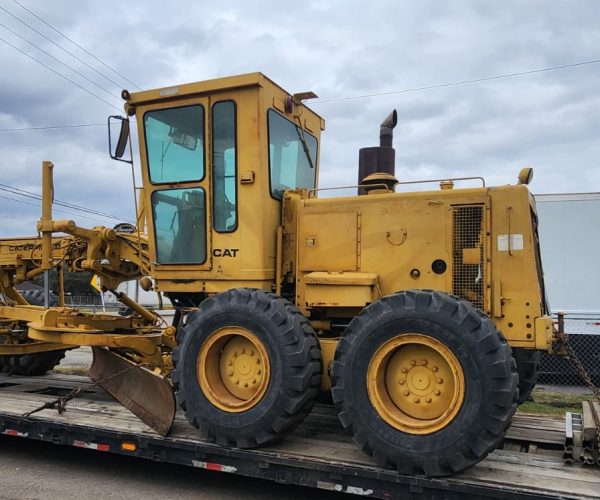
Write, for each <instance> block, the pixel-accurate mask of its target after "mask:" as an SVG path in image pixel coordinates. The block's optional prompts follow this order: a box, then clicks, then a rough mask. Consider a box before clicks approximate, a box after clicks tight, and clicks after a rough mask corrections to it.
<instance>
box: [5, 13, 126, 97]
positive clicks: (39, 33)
mask: <svg viewBox="0 0 600 500" xmlns="http://www.w3.org/2000/svg"><path fill="white" fill-rule="evenodd" d="M0 10H2V11H4V12H6V13H7V14H8V15H9V16H10V17H12V18H13V19H16V20H17V21H19V22H20V23H21V24H24V25H25V26H27V27H28V28H29V29H30V30H32V31H35V32H36V33H37V34H38V35H39V36H41V37H42V38H45V39H46V40H48V41H49V42H50V43H51V44H52V45H54V46H56V47H58V48H59V49H60V50H62V51H63V52H65V53H66V54H69V55H70V56H71V57H73V58H74V59H76V60H77V61H79V62H80V63H81V64H83V65H84V66H86V67H87V68H89V69H91V70H92V71H93V72H94V73H97V74H98V75H100V76H101V77H102V78H104V79H105V80H108V81H109V82H111V83H112V84H113V85H115V86H116V87H117V88H121V86H120V85H119V84H118V83H117V82H115V81H114V80H113V79H111V78H109V77H108V76H106V75H104V74H103V73H100V72H99V71H98V70H97V69H96V68H94V67H92V66H90V65H89V64H88V63H87V62H85V61H84V60H83V59H81V58H80V57H77V56H76V55H75V54H73V53H72V52H69V51H68V50H67V49H65V48H64V47H62V46H61V45H59V44H58V43H56V42H55V41H54V40H52V39H51V38H49V37H47V36H46V35H44V34H43V33H41V32H40V31H39V30H37V29H35V28H34V27H33V26H31V25H30V24H28V23H26V22H25V21H23V20H22V19H21V18H19V17H18V16H16V15H14V14H13V13H12V12H10V11H9V10H6V9H5V8H4V7H2V6H0Z"/></svg>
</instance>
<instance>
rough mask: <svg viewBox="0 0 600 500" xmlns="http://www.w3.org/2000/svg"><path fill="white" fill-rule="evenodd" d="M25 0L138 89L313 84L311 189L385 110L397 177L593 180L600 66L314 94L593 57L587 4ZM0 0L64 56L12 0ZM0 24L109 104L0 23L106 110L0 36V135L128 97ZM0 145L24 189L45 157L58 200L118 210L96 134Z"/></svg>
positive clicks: (120, 187)
mask: <svg viewBox="0 0 600 500" xmlns="http://www.w3.org/2000/svg"><path fill="white" fill-rule="evenodd" d="M20 1H21V0H20ZM22 1H23V2H26V1H27V3H24V5H27V6H28V7H30V8H31V9H32V10H33V11H34V12H36V13H37V14H39V15H40V16H41V17H43V18H44V19H46V20H47V21H48V22H49V23H51V24H52V25H54V26H56V27H57V28H59V29H60V30H62V31H63V32H64V33H65V34H67V35H68V36H70V37H72V38H73V39H74V40H76V41H78V42H79V43H81V44H82V45H83V46H85V47H86V48H87V49H89V50H90V51H91V52H93V53H94V54H95V55H97V56H98V57H100V58H101V59H102V60H104V61H106V62H108V63H109V64H111V65H112V66H114V67H115V68H117V69H118V70H119V71H120V72H121V73H122V74H124V75H126V76H127V77H128V78H130V79H131V80H132V81H133V82H135V83H137V84H139V85H141V86H143V87H145V88H153V87H159V86H167V85H173V84H177V83H183V82H188V81H197V80H202V79H207V78H213V77H217V76H226V75H230V74H238V73H243V72H250V71H257V70H259V71H262V72H264V73H265V74H267V75H268V76H269V77H271V78H273V79H274V80H275V81H277V82H278V83H280V84H281V85H282V86H283V87H284V88H287V89H288V90H289V91H291V92H297V91H304V90H313V91H315V92H316V93H317V94H319V95H320V96H321V97H322V99H321V101H314V102H313V103H311V107H313V109H315V110H316V111H317V112H318V113H319V114H321V115H322V116H324V117H325V118H326V120H327V130H326V131H325V134H324V136H323V141H322V148H321V185H322V186H334V185H344V184H353V183H354V182H355V181H356V164H357V158H358V149H359V148H360V147H363V146H370V145H375V144H377V140H378V125H379V122H380V121H381V120H382V119H383V118H384V117H385V116H386V115H387V114H388V113H389V111H390V110H391V109H393V108H397V109H398V112H399V120H400V123H399V125H398V127H397V130H396V139H395V146H396V149H397V173H398V177H399V178H401V179H405V180H412V179H416V178H423V177H446V176H467V175H482V176H484V177H486V179H487V180H488V183H489V184H494V183H499V184H506V183H509V182H514V181H515V179H516V175H517V172H518V170H519V169H520V168H521V167H522V166H524V165H532V166H534V168H535V169H536V176H535V179H534V183H533V185H532V188H533V190H534V191H535V192H564V191H598V190H600V187H599V184H598V178H600V164H599V160H598V158H600V145H599V144H598V140H597V138H596V135H597V130H598V128H599V127H598V126H599V125H600V96H599V95H598V90H597V89H598V88H599V87H600V85H599V84H600V65H591V66H582V67H577V68H572V69H568V70H561V71H552V72H547V73H539V74H535V75H529V76H522V77H515V78H509V79H503V80H494V81H489V82H482V83H477V84H468V85H462V86H454V87H447V88H440V89H432V90H428V91H419V92H411V93H401V94H392V95H387V96H382V97H374V98H369V99H356V100H348V101H339V102H330V103H326V102H322V101H324V100H326V99H328V98H337V97H345V96H354V95H363V94H371V93H380V92H391V91H396V90H399V89H405V88H413V87H420V86H425V85H431V84H440V83H445V82H453V81H460V80H465V79H473V78H479V77H483V76H489V75H495V74H503V73H511V72H519V71H523V70H529V69H535V68H543V67H548V66H553V65H560V64H565V63H571V62H577V61H584V60H587V59H595V58H598V57H600V52H598V47H600V30H598V29H597V26H598V25H599V24H600V10H598V9H597V4H596V2H594V1H593V0H587V1H583V0H575V1H566V0H559V1H554V2H548V1H543V0H537V1H536V0H534V1H529V2H520V1H517V0H508V1H505V2H502V3H498V2H489V1H484V0H470V1H463V2H438V1H421V2H409V1H391V0H388V1H380V2H375V3H372V4H370V5H369V6H367V5H366V4H364V3H363V2H358V1H341V0H335V1H331V2H319V1H311V2H304V3H289V4H287V3H286V4H284V3H282V2H269V1H261V2H259V1H258V0H253V1H246V2H241V1H239V2H235V1H234V2H228V3H227V4H226V5H225V4H223V5H214V4H205V3H203V2H195V3H190V2H185V1H183V0H173V1H170V2H164V1H161V2H159V1H157V0H150V1H147V2H140V3H136V4H132V3H131V2H130V3H123V2H116V1H112V0H107V1H105V2H93V1H91V0H87V1H81V2H77V8H74V7H73V5H74V4H73V3H72V2H71V1H67V0H57V1H54V2H51V3H50V2H33V1H32V0H22ZM3 6H5V8H6V9H7V10H10V11H11V12H13V13H15V15H18V16H19V17H21V18H22V19H24V20H26V21H27V22H28V23H30V24H31V25H32V26H35V27H36V28H37V29H39V30H40V31H43V33H44V34H46V35H47V36H48V37H50V38H52V39H54V40H56V41H57V42H59V43H61V45H64V46H65V47H67V48H68V49H69V50H72V51H74V52H75V51H77V49H75V48H74V47H73V46H72V45H69V44H68V42H65V41H64V40H61V38H60V37H59V36H58V35H56V33H53V32H51V31H48V29H47V28H46V27H45V26H43V24H41V23H39V22H38V21H37V20H35V19H34V18H32V17H31V16H29V15H28V14H27V13H26V12H25V11H23V10H21V9H20V8H19V7H18V6H17V5H15V4H14V3H12V2H10V1H6V2H4V4H3ZM0 22H1V23H3V24H5V25H6V26H9V27H10V28H11V29H13V30H15V31H18V32H19V33H21V34H22V35H23V36H27V37H28V38H29V39H31V40H32V41H34V42H35V43H37V44H39V45H40V47H42V48H43V49H44V50H46V51H48V52H49V53H51V54H52V55H54V56H55V57H57V58H61V59H64V60H65V61H66V62H68V64H70V65H73V66H76V67H77V69H78V70H79V71H82V72H83V73H85V74H86V75H87V76H88V77H89V78H90V79H93V80H94V81H97V82H98V84H100V85H102V86H105V87H106V88H107V89H109V90H110V92H112V93H113V95H114V97H113V98H111V97H109V96H107V95H106V94H104V93H103V92H102V91H101V90H99V89H97V88H95V87H93V86H90V85H89V84H88V83H87V82H85V81H83V80H81V78H79V77H78V76H77V75H74V74H73V73H71V72H69V70H67V69H66V68H64V67H60V66H58V65H56V63H55V62H53V61H51V60H50V59H48V58H47V57H46V56H44V55H43V54H41V53H35V52H34V50H33V49H32V48H31V47H29V46H27V45H26V44H24V43H23V42H22V41H20V40H19V39H18V38H16V37H14V36H13V35H11V34H10V33H7V32H5V31H4V30H2V29H1V28H0V36H1V37H2V38H4V39H6V40H8V41H10V42H11V43H13V44H15V45H17V46H18V47H20V48H21V49H22V50H24V51H26V52H28V53H30V54H32V55H35V57H36V58H39V59H40V60H42V61H44V63H46V64H48V65H50V66H52V67H53V68H54V69H56V70H57V71H60V72H61V73H64V74H65V75H68V76H69V78H72V79H73V80H75V81H77V82H78V83H80V84H81V85H82V86H85V87H86V88H89V89H90V90H91V91H93V92H94V93H97V94H98V95H101V96H102V97H103V98H106V100H109V101H110V102H111V103H114V105H115V106H116V107H117V109H114V108H111V107H109V106H108V105H106V104H104V103H102V102H100V101H98V100H97V99H95V98H93V97H91V96H90V95H88V94H86V93H85V92H83V91H82V90H80V89H78V88H76V87H74V86H72V85H71V84H69V83H68V82H66V81H65V80H63V79H61V78H60V77H58V76H56V75H55V74H53V73H51V72H50V71H48V70H47V69H45V68H43V67H41V66H40V65H38V64H36V63H35V62H33V61H31V60H30V59H27V58H26V57H25V56H23V55H21V54H19V53H18V52H17V51H15V50H14V49H13V48H11V47H8V46H6V45H5V44H0V61H1V62H2V67H3V71H2V72H1V73H0V129H3V128H12V127H27V126H38V125H61V124H77V123H102V122H104V121H105V120H106V116H107V115H108V114H114V113H115V112H117V110H118V109H119V108H120V106H121V104H120V102H121V101H120V98H119V90H120V88H122V87H126V88H129V89H130V90H135V89H134V88H133V86H132V84H130V83H128V82H125V81H123V79H121V78H120V77H118V76H117V75H115V74H112V73H111V74H110V78H111V79H114V80H115V81H117V82H118V83H119V85H118V86H115V85H113V84H111V83H110V82H108V81H106V80H102V79H100V77H98V75H97V74H95V73H92V72H90V71H89V70H88V69H87V68H85V67H83V66H81V65H80V64H78V63H77V62H76V61H74V60H72V59H71V60H68V59H67V58H66V57H65V54H64V53H62V52H61V51H60V50H59V49H57V48H56V47H54V46H53V45H52V44H50V43H49V42H48V41H47V40H45V39H43V38H41V37H39V36H38V35H35V34H32V33H31V32H29V31H28V30H27V29H26V28H25V27H24V26H23V25H21V24H20V23H18V22H17V21H15V20H14V19H12V18H10V17H9V16H7V15H6V14H5V13H4V12H0ZM77 54H78V56H79V57H81V58H84V59H85V60H86V61H87V62H88V63H89V64H93V65H94V67H96V68H97V69H98V70H99V71H100V72H102V73H107V74H108V70H106V68H104V67H102V66H100V65H98V64H96V63H95V61H93V60H92V59H90V58H89V57H87V56H86V55H85V54H84V53H82V52H80V51H77ZM0 155H1V156H0V172H1V176H0V182H1V183H3V184H9V185H12V186H17V187H20V188H22V189H27V190H31V191H35V192H38V190H39V188H38V186H39V172H40V164H41V161H42V160H43V159H50V160H53V161H54V162H55V163H56V186H57V198H59V199H63V200H67V201H70V202H73V203H77V204H81V205H85V206H89V207H90V208H93V209H96V210H102V211H105V212H111V213H117V214H122V215H123V218H127V219H129V218H131V217H132V214H133V208H132V207H133V203H132V195H131V180H130V176H129V170H128V168H127V166H126V165H123V164H117V163H114V162H112V161H110V159H109V158H108V155H107V154H106V130H105V128H103V127H89V128H77V129H62V130H52V131H30V132H0ZM5 194H6V193H3V192H0V196H4V195H5ZM6 196H10V197H13V198H16V197H15V196H13V195H8V194H7V195H6ZM22 200H23V201H28V202H33V200H27V199H22ZM38 212H39V209H37V208H35V207H30V206H28V205H23V204H17V203H14V202H9V201H7V200H4V199H2V198H0V217H2V223H1V224H0V235H4V236H8V235H20V234H28V233H33V232H34V228H35V221H36V219H37V217H38ZM57 215H59V214H58V213H57ZM65 217H71V216H70V215H65ZM76 219H77V218H76ZM77 220H78V222H80V223H81V224H84V225H93V224H96V223H97V222H95V221H90V220H86V219H83V218H80V219H77ZM107 222H108V221H107Z"/></svg>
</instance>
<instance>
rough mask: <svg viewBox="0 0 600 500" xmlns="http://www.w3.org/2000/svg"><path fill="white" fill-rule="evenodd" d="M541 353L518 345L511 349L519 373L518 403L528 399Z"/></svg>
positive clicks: (536, 376)
mask: <svg viewBox="0 0 600 500" xmlns="http://www.w3.org/2000/svg"><path fill="white" fill-rule="evenodd" d="M541 354H542V353H541V352H540V351H533V350H531V349H522V348H519V347H516V348H514V349H513V356H514V357H515V361H516V362H517V373H518V374H519V399H518V401H517V403H518V404H520V405H521V404H523V403H525V401H527V400H529V397H530V396H531V391H533V388H534V387H535V384H536V382H537V378H538V368H539V365H540V357H541Z"/></svg>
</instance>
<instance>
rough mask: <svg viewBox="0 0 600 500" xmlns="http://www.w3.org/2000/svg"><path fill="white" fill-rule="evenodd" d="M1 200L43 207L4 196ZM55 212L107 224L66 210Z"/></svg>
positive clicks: (57, 209) (0, 196) (56, 209)
mask: <svg viewBox="0 0 600 500" xmlns="http://www.w3.org/2000/svg"><path fill="white" fill-rule="evenodd" d="M0 198H2V199H4V200H10V201H14V202H15V203H22V204H23V205H30V206H32V207H37V208H40V207H41V205H39V204H37V203H29V202H27V201H23V200H16V199H14V198H9V197H8V196H2V195H0ZM54 210H55V211H56V212H60V213H63V214H68V215H74V216H76V217H82V218H83V219H89V220H95V221H96V222H102V223H105V222H106V221H105V220H100V219H95V218H93V217H87V216H85V215H81V214H75V213H72V212H67V211H66V210H61V209H59V208H55V209H54Z"/></svg>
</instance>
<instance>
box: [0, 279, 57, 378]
mask: <svg viewBox="0 0 600 500" xmlns="http://www.w3.org/2000/svg"><path fill="white" fill-rule="evenodd" d="M21 295H22V296H23V298H24V299H25V300H26V301H27V302H29V303H30V304H31V305H34V306H43V305H44V292H43V290H24V291H22V292H21ZM49 305H50V307H54V306H57V305H58V297H57V296H56V295H55V294H53V293H50V303H49ZM65 352H66V349H60V350H58V351H44V352H36V353H33V354H22V355H20V356H0V372H4V373H10V374H13V375H24V376H37V375H44V374H45V373H47V372H49V371H50V370H52V369H53V368H54V367H55V366H57V365H58V364H59V363H60V361H61V360H62V359H63V358H64V357H65Z"/></svg>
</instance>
